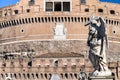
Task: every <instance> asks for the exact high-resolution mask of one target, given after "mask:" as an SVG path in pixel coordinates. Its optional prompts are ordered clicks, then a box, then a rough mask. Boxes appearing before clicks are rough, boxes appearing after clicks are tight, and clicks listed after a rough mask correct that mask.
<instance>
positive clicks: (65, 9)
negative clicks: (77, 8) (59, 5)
mask: <svg viewBox="0 0 120 80" xmlns="http://www.w3.org/2000/svg"><path fill="white" fill-rule="evenodd" d="M63 11H70V2H63Z"/></svg>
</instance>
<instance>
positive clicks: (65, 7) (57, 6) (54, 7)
mask: <svg viewBox="0 0 120 80" xmlns="http://www.w3.org/2000/svg"><path fill="white" fill-rule="evenodd" d="M52 1H53V2H51V1H49V0H45V11H57V12H61V11H70V9H71V2H70V1H69V0H66V1H65V0H60V1H57V0H52Z"/></svg>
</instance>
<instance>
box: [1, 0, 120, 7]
mask: <svg viewBox="0 0 120 80" xmlns="http://www.w3.org/2000/svg"><path fill="white" fill-rule="evenodd" d="M18 1H19V0H0V8H2V7H4V6H9V5H12V4H16V3H17V2H18ZM100 1H102V2H112V3H117V4H120V0H100Z"/></svg>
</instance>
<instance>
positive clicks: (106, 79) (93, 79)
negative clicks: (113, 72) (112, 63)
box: [88, 76, 115, 80]
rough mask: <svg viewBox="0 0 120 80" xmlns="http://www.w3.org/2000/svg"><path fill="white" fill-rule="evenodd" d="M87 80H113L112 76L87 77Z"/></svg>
mask: <svg viewBox="0 0 120 80" xmlns="http://www.w3.org/2000/svg"><path fill="white" fill-rule="evenodd" d="M88 80H115V78H114V76H100V77H98V76H97V77H89V79H88Z"/></svg>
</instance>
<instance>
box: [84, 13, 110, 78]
mask: <svg viewBox="0 0 120 80" xmlns="http://www.w3.org/2000/svg"><path fill="white" fill-rule="evenodd" d="M88 25H89V35H88V40H87V45H88V46H89V48H90V49H89V59H90V61H91V63H92V65H93V67H94V71H93V72H92V73H91V76H111V71H110V70H109V69H108V66H107V61H106V52H105V49H106V48H108V39H107V31H106V23H105V21H104V19H103V18H102V17H94V16H93V15H92V16H91V17H90V21H89V22H88V23H86V24H85V26H88Z"/></svg>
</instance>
